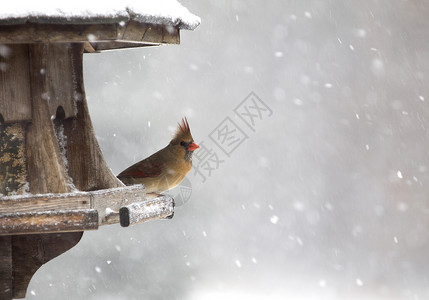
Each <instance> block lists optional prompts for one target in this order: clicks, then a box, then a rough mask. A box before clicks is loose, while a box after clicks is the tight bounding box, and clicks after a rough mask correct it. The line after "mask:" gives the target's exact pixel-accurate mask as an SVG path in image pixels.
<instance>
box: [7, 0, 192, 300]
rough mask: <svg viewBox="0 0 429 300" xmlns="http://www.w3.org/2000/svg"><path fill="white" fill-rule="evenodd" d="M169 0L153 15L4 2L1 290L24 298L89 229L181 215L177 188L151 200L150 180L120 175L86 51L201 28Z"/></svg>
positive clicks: (159, 40)
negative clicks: (108, 152)
mask: <svg viewBox="0 0 429 300" xmlns="http://www.w3.org/2000/svg"><path fill="white" fill-rule="evenodd" d="M18 2H19V1H18ZM142 2H143V4H145V2H148V0H145V1H142ZM149 2H154V3H156V1H154V0H152V1H149ZM9 5H13V2H12V4H9ZM35 5H40V1H36V2H35ZM59 5H61V4H59ZM83 5H84V3H83ZM152 5H153V4H152ZM168 5H170V6H173V7H169V8H170V9H169V11H168V12H167V13H165V14H163V12H162V11H160V12H157V13H153V12H152V11H153V8H151V12H152V13H149V14H147V13H146V12H145V8H144V7H145V6H144V5H143V6H142V7H143V9H140V11H139V10H136V9H134V10H133V8H130V7H126V6H124V7H122V8H118V9H116V10H115V9H114V10H113V12H112V13H107V14H103V13H100V12H98V11H95V12H91V10H85V11H83V10H82V11H83V12H81V11H78V12H76V11H74V10H73V9H70V8H69V7H65V8H64V7H59V8H58V9H57V10H55V9H54V13H52V9H51V10H48V12H46V11H36V12H28V11H25V12H24V13H16V12H14V11H12V12H10V14H9V15H8V14H7V13H5V12H4V9H3V8H2V11H1V12H0V84H1V88H0V194H1V197H0V299H12V298H23V297H25V294H26V289H27V286H28V283H29V281H30V279H31V277H32V276H33V274H34V272H36V270H37V269H38V268H39V267H40V266H41V265H42V264H44V263H46V262H48V261H49V260H51V259H52V258H54V257H56V256H58V255H60V254H61V253H63V252H65V251H67V250H68V249H70V248H71V247H73V246H74V245H76V244H77V243H78V242H79V240H80V239H81V237H82V234H83V231H84V230H96V229H97V228H98V227H99V226H101V225H105V224H115V223H120V224H121V225H122V226H124V227H126V226H129V225H133V224H137V223H141V222H144V221H147V220H152V219H160V218H166V217H171V216H172V215H173V212H174V202H173V199H172V198H171V197H168V196H162V197H158V198H154V199H147V198H146V194H145V189H144V186H142V185H136V186H130V187H125V186H124V185H123V184H122V182H120V181H119V180H118V179H117V178H116V177H115V175H114V174H112V172H111V170H110V169H109V167H108V166H107V164H106V162H105V161H104V158H103V155H102V153H101V151H100V148H99V145H98V142H97V139H96V137H95V135H94V130H93V127H92V124H91V119H90V116H89V112H88V107H87V102H86V98H85V90H84V85H83V77H82V76H83V75H82V57H83V53H85V52H86V53H88V52H89V53H92V52H99V51H103V50H113V49H120V48H130V47H145V46H154V45H161V44H179V32H180V30H181V29H190V30H192V29H194V28H195V27H196V26H198V24H199V18H198V17H196V16H194V15H192V14H191V13H189V12H188V11H187V10H186V9H185V8H183V7H182V6H181V5H180V4H178V3H177V2H175V1H171V0H170V1H168ZM164 8H165V7H163V9H164ZM67 9H68V10H67ZM141 11H143V13H142V12H141ZM56 12H58V13H56ZM175 14H176V15H175Z"/></svg>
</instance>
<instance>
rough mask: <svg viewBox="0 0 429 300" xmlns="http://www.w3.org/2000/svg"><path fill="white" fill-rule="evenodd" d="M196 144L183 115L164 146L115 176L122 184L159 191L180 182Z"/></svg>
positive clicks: (188, 166)
mask: <svg viewBox="0 0 429 300" xmlns="http://www.w3.org/2000/svg"><path fill="white" fill-rule="evenodd" d="M198 148H199V146H198V145H197V144H196V143H195V142H194V139H193V138H192V135H191V130H190V128H189V124H188V121H187V120H186V118H183V119H182V122H181V123H180V124H179V127H178V129H177V131H176V134H175V135H174V137H173V139H172V140H171V141H170V143H169V144H168V145H167V146H166V147H165V148H163V149H161V150H159V151H158V152H156V153H154V154H152V155H151V156H149V157H148V158H146V159H144V160H142V161H139V162H138V163H135V164H134V165H132V166H131V167H129V168H127V169H125V170H124V171H122V172H121V173H120V174H119V175H118V178H119V179H120V180H121V181H122V182H123V183H125V184H126V185H132V184H138V183H142V184H144V185H145V186H146V192H147V193H156V194H159V193H161V192H164V191H166V190H169V189H172V188H174V187H175V186H177V185H179V184H180V183H181V182H182V180H183V179H184V178H185V176H186V174H187V173H188V172H189V171H190V170H191V168H192V153H193V151H194V150H196V149H198Z"/></svg>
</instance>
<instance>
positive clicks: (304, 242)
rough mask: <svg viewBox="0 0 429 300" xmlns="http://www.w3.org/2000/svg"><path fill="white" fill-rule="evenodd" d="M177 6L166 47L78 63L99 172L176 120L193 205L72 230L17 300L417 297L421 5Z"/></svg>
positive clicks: (148, 145) (422, 209) (158, 143)
mask: <svg viewBox="0 0 429 300" xmlns="http://www.w3.org/2000/svg"><path fill="white" fill-rule="evenodd" d="M182 4H183V5H184V6H186V7H187V8H188V9H189V10H190V11H191V12H193V13H195V14H196V15H198V16H200V17H201V19H202V24H201V25H200V26H199V27H198V28H197V29H196V30H195V31H194V32H189V31H182V32H181V45H180V46H171V45H170V46H165V47H154V48H141V49H132V50H124V51H114V52H104V53H99V54H87V55H85V57H84V77H85V87H86V93H87V99H88V103H89V106H90V107H89V108H90V112H91V116H92V121H93V123H94V127H95V131H96V135H97V137H98V140H99V143H100V146H101V148H102V150H103V152H104V155H105V158H106V160H107V162H108V164H109V165H110V166H111V168H112V170H113V172H114V173H115V174H118V173H119V172H120V171H122V170H123V169H124V168H126V167H128V166H129V165H131V164H133V163H134V162H136V161H138V160H141V159H143V158H145V157H147V156H148V155H150V154H152V153H153V152H155V151H157V150H159V149H161V148H163V147H164V146H166V145H167V144H168V142H169V141H170V139H171V137H172V135H173V133H174V131H175V129H176V126H177V122H178V121H180V119H181V118H182V117H183V116H187V118H188V121H189V123H190V126H191V130H192V134H193V136H194V139H195V141H196V142H197V143H198V144H202V145H204V147H202V148H201V149H199V150H197V151H196V153H195V155H196V156H197V157H194V167H195V168H194V169H193V170H192V171H191V172H190V173H189V174H188V177H187V181H186V187H187V188H188V191H189V189H191V191H192V194H191V195H190V197H187V196H186V197H182V196H183V195H181V194H180V190H179V191H177V189H176V191H175V192H174V191H173V193H176V194H177V197H179V195H180V197H181V199H182V200H181V201H180V203H178V207H177V208H176V213H175V216H174V218H173V219H172V220H165V221H154V222H150V223H146V224H142V225H138V226H135V227H132V228H127V229H124V228H121V227H119V226H108V227H102V228H100V229H99V230H98V231H95V232H86V233H85V234H84V236H83V239H82V241H81V242H80V243H79V244H78V245H77V246H76V247H74V248H73V249H71V250H70V251H68V252H67V253H65V254H63V255H61V256H60V257H58V258H56V259H54V260H53V261H51V262H50V263H48V264H46V265H44V266H42V267H41V268H40V270H39V271H38V272H37V273H36V275H35V276H34V277H33V279H32V281H31V283H30V286H29V289H28V292H27V295H28V297H27V298H28V299H186V300H212V299H216V300H218V299H226V300H229V299H234V300H240V299H246V300H253V299H268V300H271V299H273V300H274V299H276V300H277V299H413V300H415V299H428V298H429V268H428V264H429V259H428V256H429V234H428V227H429V201H428V194H429V185H428V180H429V176H428V167H429V155H428V148H429V136H428V126H429V120H428V118H429V114H428V102H429V85H428V80H429V39H428V34H429V19H428V17H427V16H428V13H429V2H428V1H406V0H389V1H388V0H364V1H333V0H331V1H321V0H303V1H284V0H278V1H251V2H249V1H244V0H242V1H237V0H235V1H219V0H211V1H191V0H187V1H184V0H183V1H182ZM252 92H253V93H252ZM245 112H247V114H246V113H245ZM221 133H223V135H222V134H221ZM226 133H228V134H230V135H228V136H226ZM231 136H233V138H231ZM198 151H199V152H198ZM203 151H204V152H203ZM198 153H199V154H198ZM203 154H204V155H203ZM188 194H189V193H188ZM58 270H61V272H58Z"/></svg>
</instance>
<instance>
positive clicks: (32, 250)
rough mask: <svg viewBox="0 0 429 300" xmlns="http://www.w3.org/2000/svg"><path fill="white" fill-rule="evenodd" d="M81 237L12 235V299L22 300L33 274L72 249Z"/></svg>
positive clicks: (78, 234) (70, 235) (79, 233)
mask: <svg viewBox="0 0 429 300" xmlns="http://www.w3.org/2000/svg"><path fill="white" fill-rule="evenodd" d="M81 237H82V233H81V232H69V233H47V234H24V235H13V236H12V253H13V256H12V259H13V261H12V264H13V284H12V286H13V297H14V298H24V297H25V293H26V290H27V286H28V283H29V282H30V280H31V277H32V276H33V274H34V272H36V270H37V269H38V268H40V267H41V266H42V265H43V264H44V263H46V262H48V261H50V260H51V259H53V258H54V257H57V256H58V255H60V254H62V253H64V252H65V251H67V250H68V249H70V248H72V247H73V246H74V245H76V244H77V243H78V242H79V240H80V239H81Z"/></svg>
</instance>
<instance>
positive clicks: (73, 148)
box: [62, 44, 124, 191]
mask: <svg viewBox="0 0 429 300" xmlns="http://www.w3.org/2000/svg"><path fill="white" fill-rule="evenodd" d="M82 56H83V44H73V45H72V61H73V82H74V84H75V86H74V91H75V93H76V95H78V97H77V98H76V99H75V100H76V102H75V103H76V109H77V114H76V118H70V119H65V120H64V121H63V122H62V124H63V126H64V135H65V136H66V137H67V144H66V146H65V149H66V155H67V161H68V172H69V175H70V176H71V177H72V179H73V183H74V185H75V186H76V188H77V189H78V190H81V191H90V190H100V189H106V188H112V187H121V186H124V185H123V184H122V182H120V181H119V180H118V179H117V178H116V176H115V175H114V174H113V173H112V171H111V170H110V168H109V167H108V165H107V163H106V162H105V160H104V157H103V154H102V152H101V150H100V147H99V145H98V141H97V138H96V137H95V134H94V129H93V127H92V123H91V118H90V116H89V112H88V106H87V103H86V97H85V89H84V85H83V71H82Z"/></svg>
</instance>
